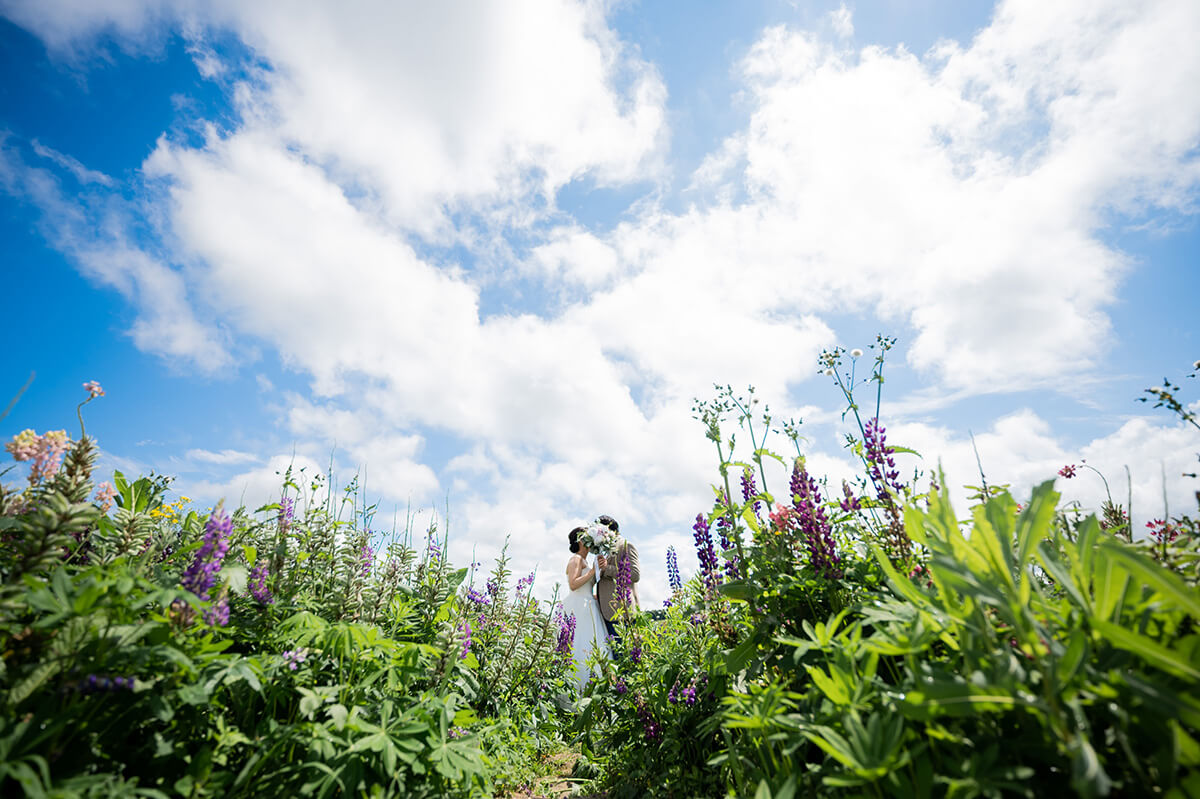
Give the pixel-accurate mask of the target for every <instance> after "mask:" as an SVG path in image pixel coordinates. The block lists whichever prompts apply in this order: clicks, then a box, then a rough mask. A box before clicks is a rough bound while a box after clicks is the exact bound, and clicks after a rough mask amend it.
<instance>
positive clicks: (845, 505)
mask: <svg viewBox="0 0 1200 799" xmlns="http://www.w3.org/2000/svg"><path fill="white" fill-rule="evenodd" d="M842 494H843V495H844V496H843V498H842V500H841V501H840V502H839V503H838V504H839V505H840V506H841V508H842V510H844V511H846V512H847V513H850V512H851V511H856V510H860V509H861V508H862V503H861V502H859V501H858V497H856V496H854V490H853V489H851V488H850V484H849V483H847V482H846V481H845V480H843V481H842Z"/></svg>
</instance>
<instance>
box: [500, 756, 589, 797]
mask: <svg viewBox="0 0 1200 799" xmlns="http://www.w3.org/2000/svg"><path fill="white" fill-rule="evenodd" d="M578 759H579V753H578V752H560V753H558V754H556V755H552V756H551V757H550V762H551V763H553V764H554V771H553V772H552V773H551V774H549V775H547V776H545V777H541V778H539V779H538V780H537V782H535V783H534V784H533V785H532V786H530V787H529V788H528V789H525V790H521V791H516V792H514V793H510V794H507V795H506V796H507V799H563V798H564V797H568V796H570V797H572V799H605V797H606V796H607V795H606V794H603V793H589V794H572V791H574V790H575V789H576V788H577V787H578V786H579V784H580V782H581V781H580V780H578V779H576V778H573V777H572V776H571V772H572V771H574V769H575V761H577V760H578Z"/></svg>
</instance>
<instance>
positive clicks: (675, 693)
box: [667, 680, 679, 705]
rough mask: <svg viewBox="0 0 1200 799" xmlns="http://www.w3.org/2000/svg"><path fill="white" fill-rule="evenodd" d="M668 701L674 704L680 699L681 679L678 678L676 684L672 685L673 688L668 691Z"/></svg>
mask: <svg viewBox="0 0 1200 799" xmlns="http://www.w3.org/2000/svg"><path fill="white" fill-rule="evenodd" d="M667 701H668V702H670V703H671V704H672V705H674V704H676V703H677V702H678V701H679V680H676V681H675V684H674V685H672V686H671V690H669V691H667Z"/></svg>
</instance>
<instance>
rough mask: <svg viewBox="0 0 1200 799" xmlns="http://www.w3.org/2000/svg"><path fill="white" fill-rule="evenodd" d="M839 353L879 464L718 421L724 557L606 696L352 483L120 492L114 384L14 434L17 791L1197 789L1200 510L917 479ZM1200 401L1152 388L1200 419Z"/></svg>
mask: <svg viewBox="0 0 1200 799" xmlns="http://www.w3.org/2000/svg"><path fill="white" fill-rule="evenodd" d="M879 345H880V348H879V354H878V357H877V358H876V360H875V368H874V371H873V373H872V375H871V376H870V378H868V379H867V381H865V382H872V381H875V382H878V383H879V384H880V385H881V384H882V368H883V355H884V353H885V352H886V350H887V347H888V340H886V339H881V340H880V341H879ZM843 355H844V353H842V352H841V351H833V352H830V353H826V354H825V356H824V359H823V362H822V367H823V368H824V369H827V370H828V373H829V374H830V375H831V376H833V377H834V379H835V382H836V383H837V385H838V386H839V387H841V389H842V391H843V392H844V394H845V399H846V402H847V411H848V413H849V414H850V415H849V416H848V417H847V418H848V419H854V420H856V426H857V430H858V434H857V435H856V436H851V438H850V440H849V441H848V447H849V448H850V450H851V451H852V452H853V453H854V454H855V456H856V457H858V458H859V460H860V462H861V465H862V470H861V475H860V477H859V479H858V480H857V481H856V482H854V483H851V482H845V483H843V484H842V485H840V486H833V487H830V486H829V485H828V483H827V482H826V481H824V480H823V479H822V478H821V476H820V475H815V474H811V473H810V472H809V471H808V468H807V464H806V461H805V458H804V454H803V452H802V448H801V446H800V442H801V440H800V437H799V435H798V433H797V427H796V425H794V424H792V423H790V422H788V423H783V424H780V423H779V422H778V420H773V419H771V418H770V417H769V415H768V414H767V413H766V412H765V411H759V410H758V404H757V403H756V402H755V401H754V400H753V397H752V392H751V396H750V397H740V396H737V395H736V394H735V393H734V392H733V391H732V390H730V389H724V390H721V391H720V393H719V394H718V396H717V397H716V398H715V399H713V400H711V401H706V402H699V403H697V405H696V408H695V414H696V417H697V419H698V420H699V422H700V423H701V425H702V428H703V432H704V434H706V435H707V436H708V438H709V440H711V442H712V443H713V445H714V448H715V451H716V455H717V481H716V483H715V484H714V486H713V488H714V496H715V501H714V504H713V505H712V507H711V508H705V509H698V510H700V511H701V512H700V513H699V514H698V515H697V517H696V519H695V524H694V528H693V529H694V543H695V556H696V563H698V566H699V568H698V572H697V573H696V575H695V576H694V577H692V578H691V579H690V580H688V581H686V582H685V581H684V580H683V579H682V578H681V576H680V569H679V558H680V557H681V555H680V554H679V553H676V552H675V551H671V552H670V554H669V555H668V574H669V579H670V583H671V589H672V596H671V599H670V600H669V601H668V603H667V607H665V608H663V609H656V610H654V611H651V612H643V613H636V614H634V613H629V614H626V615H625V616H624V617H623V618H619V621H618V623H619V624H620V625H622V638H621V644H620V646H619V647H618V648H617V649H616V652H615V657H614V659H613V660H612V661H603V662H601V663H599V664H598V668H599V670H600V672H601V673H602V676H601V677H599V678H598V679H596V680H593V681H592V682H591V683H590V684H589V685H588V686H587V687H586V689H585V690H584V692H583V694H582V695H579V694H577V693H575V691H574V689H573V687H572V685H571V680H570V677H569V675H570V673H571V665H570V651H571V634H572V630H573V619H571V618H570V617H568V618H562V617H561V614H559V613H557V609H556V602H555V601H554V600H549V601H546V600H538V599H537V598H535V597H533V596H532V593H531V592H532V579H531V577H524V576H518V575H513V574H512V573H511V572H510V570H509V569H508V567H507V562H506V560H505V558H504V557H503V556H502V557H501V558H500V559H499V560H498V561H497V562H496V563H495V564H493V565H492V566H491V567H490V568H489V569H487V570H483V569H481V567H480V566H479V564H470V565H468V566H466V567H462V566H457V565H455V564H451V563H449V562H448V561H447V558H446V557H445V556H444V549H445V531H441V530H439V529H437V527H436V526H434V527H431V528H430V529H427V530H414V529H412V526H411V524H409V525H406V526H405V527H404V528H403V529H396V530H392V531H391V532H390V533H388V534H380V533H378V532H373V531H374V530H376V528H375V527H374V526H373V523H374V510H375V509H374V507H373V506H372V505H370V504H369V503H368V502H367V501H365V500H364V498H363V497H362V492H360V491H359V490H358V489H357V488H356V486H355V484H353V483H352V484H351V486H350V487H349V488H347V489H346V491H344V492H342V495H341V496H332V495H328V494H325V496H327V498H326V499H324V500H322V501H318V500H317V497H318V496H321V495H322V492H320V490H319V489H320V488H321V487H322V482H323V477H322V476H320V475H316V476H313V475H304V474H293V473H288V474H287V475H286V476H285V479H284V481H283V484H282V486H281V492H280V498H279V500H278V501H277V502H274V503H272V504H269V505H266V506H264V507H260V508H256V509H253V510H251V509H247V508H236V509H235V508H227V507H224V506H223V505H221V504H218V505H217V506H216V507H214V508H211V509H207V510H205V511H203V512H198V511H197V510H196V509H193V508H191V507H190V506H189V504H188V503H187V502H186V500H179V499H177V500H175V501H168V493H169V491H170V483H171V481H170V479H168V478H164V477H155V476H143V477H138V478H136V479H128V478H126V477H125V476H124V475H121V474H120V473H117V474H115V475H114V476H113V479H112V480H111V481H104V482H101V481H98V479H97V478H98V477H99V476H98V475H95V474H94V473H93V472H94V462H95V458H96V454H97V452H96V447H95V444H94V442H93V440H92V439H91V438H90V437H89V436H88V435H87V434H86V430H85V428H84V426H83V406H84V405H86V404H87V403H88V402H90V401H94V400H95V399H97V398H99V397H101V396H102V395H103V391H102V389H101V388H100V387H99V385H97V384H95V383H89V384H87V385H85V390H86V392H87V397H86V399H85V400H84V402H83V403H81V405H80V434H79V436H78V438H76V439H72V438H71V437H69V436H68V435H67V433H66V432H65V431H51V432H47V433H43V434H40V435H39V434H37V433H36V432H35V431H25V432H23V433H20V434H18V435H16V436H15V437H14V438H13V439H12V441H11V442H10V443H9V445H8V451H9V452H10V453H11V454H12V456H13V457H14V459H15V460H16V461H18V462H20V463H26V464H28V467H29V468H28V469H26V472H27V474H24V475H23V477H24V480H23V482H14V483H11V484H9V485H6V486H5V487H4V488H3V490H2V492H0V536H2V537H3V540H4V545H3V548H2V549H0V651H2V652H3V662H2V665H0V690H3V692H4V698H3V712H2V713H0V791H2V792H3V793H4V795H15V794H19V793H21V792H23V793H24V794H25V795H29V796H106V797H107V796H188V797H200V796H222V797H224V796H285V795H287V796H418V797H419V796H530V795H548V794H549V793H551V792H557V793H558V794H561V793H562V792H563V791H565V790H567V788H571V789H573V790H574V791H575V792H577V793H578V794H580V795H605V796H611V797H637V796H647V795H653V796H677V797H692V796H712V797H720V796H747V797H755V799H758V798H759V797H761V798H762V799H770V798H771V797H776V798H777V799H790V798H791V797H799V796H826V795H830V796H834V795H846V796H904V797H971V796H1009V795H1014V796H1045V795H1055V794H1061V795H1083V796H1142V795H1146V796H1171V797H1190V796H1200V632H1198V631H1197V628H1196V623H1197V620H1198V619H1200V591H1198V590H1197V582H1198V577H1200V565H1198V564H1200V537H1198V536H1197V530H1196V521H1195V519H1194V518H1193V517H1191V516H1187V515H1183V516H1179V517H1173V518H1170V519H1159V520H1155V521H1154V522H1151V524H1150V525H1149V529H1148V530H1146V531H1144V532H1143V531H1139V532H1138V534H1136V535H1135V534H1134V532H1135V531H1133V530H1132V529H1131V528H1130V522H1129V516H1128V514H1127V513H1126V511H1125V509H1123V508H1122V507H1121V505H1120V504H1119V502H1115V501H1113V500H1112V499H1111V498H1110V500H1109V502H1107V503H1106V505H1105V507H1103V508H1101V509H1097V513H1098V515H1093V514H1090V513H1084V512H1081V511H1080V510H1079V509H1078V508H1073V507H1069V506H1065V505H1063V504H1062V503H1061V501H1060V495H1059V493H1058V492H1057V491H1056V490H1055V483H1054V480H1053V479H1051V478H1052V477H1053V476H1049V475H1048V476H1047V478H1048V479H1047V481H1046V482H1044V483H1042V484H1041V485H1039V486H1037V487H1036V488H1034V489H1033V491H1032V492H1031V494H1030V495H1028V496H1019V497H1014V496H1012V495H1011V494H1010V492H1009V491H1008V490H1007V489H1006V488H1004V487H998V486H987V485H981V486H980V487H978V489H977V490H976V493H975V495H974V499H973V505H972V506H971V507H969V508H954V507H952V506H951V503H950V500H949V498H948V492H947V491H946V490H945V488H944V487H945V486H947V485H948V482H947V481H948V480H949V479H950V478H949V477H948V476H946V475H943V474H940V473H938V474H931V475H923V476H914V477H913V478H912V479H909V480H906V479H902V477H901V473H900V470H899V469H898V468H897V466H896V461H895V457H896V455H897V453H899V452H902V451H903V450H902V449H901V448H899V447H898V446H897V445H895V444H894V443H892V442H889V440H888V436H887V430H886V427H885V426H884V425H883V424H882V423H881V421H880V420H879V418H878V411H877V410H876V413H875V414H872V415H867V414H866V413H865V412H864V411H862V410H861V409H860V406H859V404H858V403H857V402H856V401H855V398H854V390H855V388H856V387H858V388H861V384H859V385H858V386H856V384H855V383H854V382H853V378H852V377H850V378H846V379H843V376H844V372H843V365H842V356H843ZM1177 391H1178V389H1177V388H1176V387H1174V386H1171V385H1170V384H1168V385H1167V386H1166V387H1164V388H1163V389H1155V390H1154V391H1152V392H1151V399H1154V400H1156V404H1158V405H1160V406H1163V407H1166V408H1167V409H1168V410H1170V411H1174V412H1175V413H1177V414H1178V415H1179V416H1180V417H1181V421H1182V423H1184V424H1192V425H1194V424H1196V420H1195V417H1194V416H1193V415H1191V414H1190V412H1189V411H1188V409H1187V406H1185V405H1183V404H1181V403H1180V402H1178V401H1176V399H1175V397H1176V393H1177ZM1155 392H1159V393H1155ZM877 396H878V395H876V402H878V400H877ZM876 408H878V405H876ZM772 432H775V434H776V435H777V436H778V435H782V436H783V438H784V439H786V440H787V441H788V443H789V445H794V450H795V451H794V453H790V454H788V455H786V456H785V455H783V454H780V453H776V452H774V451H773V450H772V449H771V448H770V441H769V440H768V438H769V436H770V435H771V434H772ZM733 433H736V435H737V437H740V438H741V439H742V441H743V442H744V441H745V440H746V439H749V440H750V446H749V447H748V448H746V447H744V446H743V450H745V451H747V452H748V454H747V455H745V456H744V457H743V455H742V451H743V450H739V449H737V447H736V446H735V437H734V435H732V434H733ZM772 461H774V462H778V463H780V464H782V465H783V466H784V467H785V468H786V469H787V470H788V474H789V479H788V481H787V484H786V485H775V484H774V480H772V484H771V485H770V486H768V477H769V476H771V475H772V474H774V472H772V471H771V470H769V469H767V468H765V464H767V463H770V462H772ZM1075 469H1076V467H1075V466H1074V465H1070V464H1069V465H1067V466H1064V468H1063V471H1062V472H1060V475H1059V479H1070V478H1071V477H1073V476H1074V473H1075ZM684 557H687V558H689V561H688V562H689V563H690V557H691V555H690V554H688V555H686V556H684ZM514 577H515V578H516V579H514ZM564 763H573V766H572V768H571V770H570V771H569V773H563V772H564V768H563V766H562V765H561V764H564ZM551 783H554V785H555V786H556V787H553V788H551V787H547V786H549V785H550V784H551ZM564 786H566V787H564Z"/></svg>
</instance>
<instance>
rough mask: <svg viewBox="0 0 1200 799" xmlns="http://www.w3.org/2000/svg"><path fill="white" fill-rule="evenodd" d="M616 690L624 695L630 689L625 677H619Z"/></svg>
mask: <svg viewBox="0 0 1200 799" xmlns="http://www.w3.org/2000/svg"><path fill="white" fill-rule="evenodd" d="M616 691H617V693H618V694H620V695H622V696H623V695H624V694H625V693H627V692H628V691H629V686H628V685H626V684H625V678H623V677H618V678H617V684H616Z"/></svg>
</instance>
